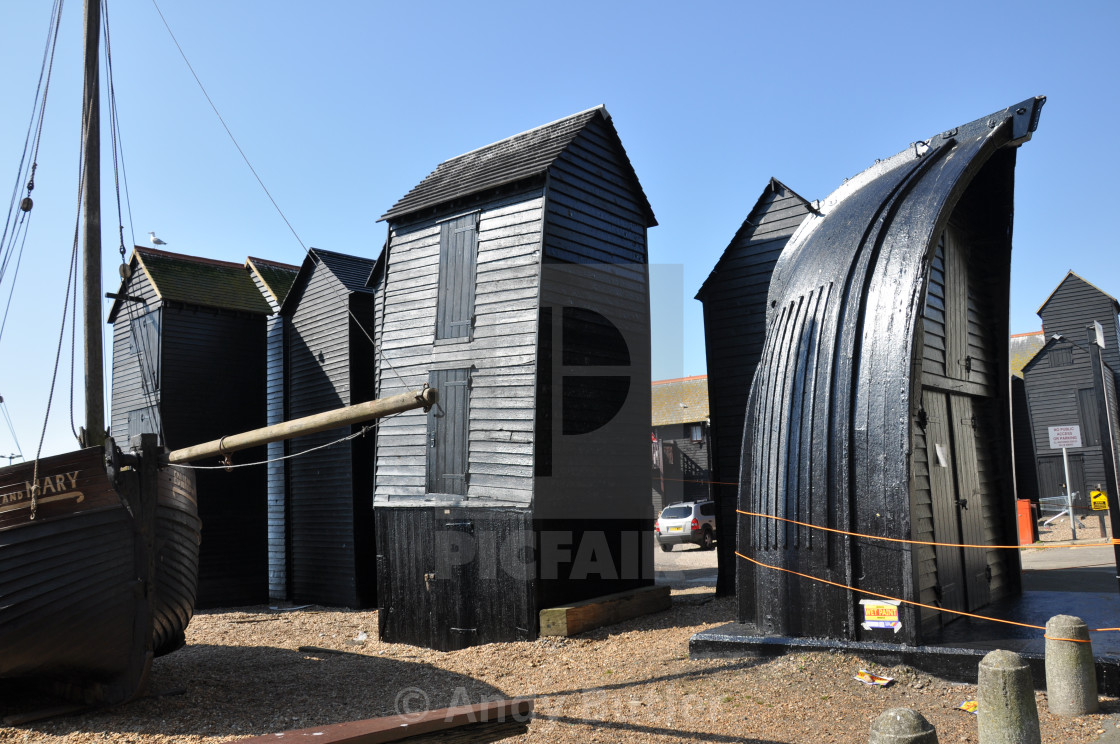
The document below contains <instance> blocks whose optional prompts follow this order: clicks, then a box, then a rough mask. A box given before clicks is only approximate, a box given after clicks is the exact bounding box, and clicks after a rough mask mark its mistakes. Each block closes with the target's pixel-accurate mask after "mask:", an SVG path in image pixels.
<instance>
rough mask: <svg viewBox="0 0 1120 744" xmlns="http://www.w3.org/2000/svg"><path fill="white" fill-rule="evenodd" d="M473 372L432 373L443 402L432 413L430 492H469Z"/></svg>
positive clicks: (429, 434)
mask: <svg viewBox="0 0 1120 744" xmlns="http://www.w3.org/2000/svg"><path fill="white" fill-rule="evenodd" d="M469 383H470V370H469V369H441V370H433V371H432V372H430V373H429V374H428V384H429V385H431V386H432V387H434V388H435V389H436V390H438V391H439V402H438V403H437V404H436V405H434V406H432V410H430V411H428V493H447V494H457V495H465V494H466V493H467V434H468V431H469V426H468V425H467V414H468V410H469V405H468V397H469Z"/></svg>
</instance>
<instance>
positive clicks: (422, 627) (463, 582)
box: [377, 507, 539, 651]
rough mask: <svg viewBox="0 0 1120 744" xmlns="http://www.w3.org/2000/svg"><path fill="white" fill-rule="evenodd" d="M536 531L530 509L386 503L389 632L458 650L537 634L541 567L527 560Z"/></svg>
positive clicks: (382, 533) (382, 556) (385, 617)
mask: <svg viewBox="0 0 1120 744" xmlns="http://www.w3.org/2000/svg"><path fill="white" fill-rule="evenodd" d="M531 535H532V521H531V519H530V517H529V512H528V511H527V510H526V509H520V508H513V509H508V508H483V509H469V508H456V507H434V508H433V507H415V508H404V507H398V508H392V509H378V510H377V546H378V556H377V568H378V579H377V580H378V593H379V595H380V606H381V609H380V611H379V612H378V627H379V632H380V637H381V638H382V640H386V641H391V642H394V643H411V644H415V645H419V646H426V647H428V648H435V649H439V650H442V651H450V650H454V649H458V648H465V647H467V646H472V645H477V644H480V643H495V642H501V641H524V640H531V639H533V638H536V636H537V612H538V609H539V606H538V605H537V604H536V600H535V598H534V585H535V582H534V575H535V571H536V568H535V566H533V565H531V564H525V563H523V562H521V561H520V560H519V555H520V552H519V546H521V545H525V544H526V543H525V542H524V541H525V540H526V539H527V537H531ZM453 548H454V549H453Z"/></svg>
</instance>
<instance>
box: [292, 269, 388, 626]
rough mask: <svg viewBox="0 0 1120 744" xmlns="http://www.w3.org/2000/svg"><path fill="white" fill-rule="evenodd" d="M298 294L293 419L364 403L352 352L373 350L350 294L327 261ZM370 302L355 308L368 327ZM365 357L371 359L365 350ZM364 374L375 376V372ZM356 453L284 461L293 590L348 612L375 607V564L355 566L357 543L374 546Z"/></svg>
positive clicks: (310, 444)
mask: <svg viewBox="0 0 1120 744" xmlns="http://www.w3.org/2000/svg"><path fill="white" fill-rule="evenodd" d="M297 291H299V292H300V295H299V296H298V297H297V298H296V299H297V300H298V301H297V303H296V304H295V307H294V309H293V310H292V311H291V316H290V319H289V330H288V344H287V351H288V354H287V357H288V360H287V364H288V379H287V385H286V388H287V409H288V416H289V417H290V418H300V417H302V416H310V415H312V414H315V413H322V412H324V411H330V410H334V409H337V408H340V407H342V406H347V405H351V404H353V403H356V402H360V401H358V400H356V399H355V396H354V392H355V391H354V385H353V372H354V371H355V369H354V368H355V364H354V360H353V359H352V358H351V350H352V349H353V348H355V345H364V346H371V344H370V342H369V340H368V339H366V338H365V336H364V335H361V331H359V330H358V329H356V328H352V325H353V321H352V320H351V318H350V315H349V308H350V303H351V292H350V291H349V290H347V289H346V288H345V287H344V286H343V285H342V284H341V283H340V282H339V281H338V280H337V279H336V278H335V277H334V275H333V274H332V273H331V271H330V270H329V269H328V268H327V266H326V265H325V264H323V263H319V264H317V265H316V266H315V267H314V268H313V269H312V271H311V272H310V276H309V277H308V279H307V283H306V285H305V286H303V287H302V288H297ZM371 301H372V297H370V298H367V299H366V302H365V303H364V304H361V305H359V306H358V309H359V311H362V312H367V311H368V313H369V315H368V317H365V318H361V317H359V320H363V321H364V324H365V325H367V326H371V325H372V321H373V319H372V307H371ZM355 336H356V337H355ZM362 358H363V359H369V358H370V357H369V355H368V354H366V353H364V352H362ZM358 366H360V365H358ZM365 374H366V375H367V376H369V377H371V378H372V375H373V368H372V366H370V367H369V368H368V369H367V370H365ZM366 389H367V391H368V387H367V388H366ZM363 397H364V396H363ZM358 428H360V427H358ZM352 431H354V430H353V429H352V428H351V427H349V426H346V427H340V428H335V429H330V430H329V431H324V432H319V433H317V434H312V435H309V436H305V437H298V438H295V439H292V440H290V441H289V443H288V452H289V454H296V453H300V452H304V451H307V450H311V449H313V448H315V447H318V446H321V445H325V444H329V443H330V442H333V441H336V440H338V439H341V438H343V437H345V436H347V435H348V434H350V433H352ZM355 447H359V448H361V445H360V444H358V443H357V440H355V441H354V442H352V443H351V444H350V445H339V446H335V447H327V448H325V449H320V450H316V451H313V452H309V453H308V454H304V455H299V456H297V457H293V458H291V459H289V460H288V461H287V466H288V483H287V496H288V514H287V516H288V588H289V594H290V596H291V599H292V600H293V601H296V602H314V603H318V604H327V605H336V606H337V605H342V606H348V607H362V606H369V605H370V604H372V603H374V602H375V601H376V589H375V579H374V571H373V566H372V563H370V564H369V565H368V570H364V571H363V570H360V567H359V562H358V553H359V547H358V544H359V543H364V542H366V541H370V540H372V531H373V524H372V515H371V514H369V509H368V508H366V509H363V510H362V515H363V517H364V519H362V520H359V519H358V518H357V517H358V506H359V505H358V503H357V501H358V499H360V498H362V496H363V495H364V494H359V493H358V492H357V490H364V489H357V490H356V487H357V486H358V484H357V483H356V480H355V472H354V455H355ZM365 449H367V450H368V447H366V448H365ZM365 494H368V490H365ZM366 498H368V496H366ZM368 560H369V559H368V557H367V561H368Z"/></svg>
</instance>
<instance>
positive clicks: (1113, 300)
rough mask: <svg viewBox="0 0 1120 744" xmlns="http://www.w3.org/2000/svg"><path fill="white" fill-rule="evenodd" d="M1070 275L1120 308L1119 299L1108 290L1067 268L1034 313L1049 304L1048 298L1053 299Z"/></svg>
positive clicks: (1040, 311) (1039, 311)
mask: <svg viewBox="0 0 1120 744" xmlns="http://www.w3.org/2000/svg"><path fill="white" fill-rule="evenodd" d="M1071 276H1072V277H1076V278H1078V279H1080V280H1081V281H1083V282H1085V283H1086V284H1088V285H1089V286H1090V287H1092V288H1093V289H1095V290H1097V291H1098V292H1100V293H1101V294H1102V295H1104V296H1105V297H1107V298H1108V299H1110V300H1112V304H1113V305H1114V306H1116V308H1117V309H1118V310H1120V300H1117V299H1116V298H1115V297H1113V296H1112V295H1110V294H1109V293H1108V292H1105V291H1104V290H1103V289H1101V288H1100V287H1098V286H1097V285H1096V284H1093V283H1092V282H1091V281H1089V280H1088V279H1086V278H1085V277H1083V276H1081V275H1080V274H1078V273H1077V272H1076V271H1074V270H1073V269H1069V270H1068V271H1067V272H1066V275H1065V276H1063V277H1062V280H1061V281H1060V282H1058V285H1057V286H1056V287H1054V290H1053V291H1052V292H1051V293H1050V294H1048V295H1047V296H1046V299H1045V300H1043V301H1042V304H1041V305H1039V306H1038V309H1037V310H1035V311H1034V312H1035V315H1042V309H1043V308H1044V307H1046V306H1047V305H1049V304H1050V300H1052V299H1054V295H1056V294H1057V293H1058V290H1059V289H1061V288H1062V285H1063V284H1065V283H1066V279H1069V278H1070V277H1071Z"/></svg>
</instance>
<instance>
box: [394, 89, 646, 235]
mask: <svg viewBox="0 0 1120 744" xmlns="http://www.w3.org/2000/svg"><path fill="white" fill-rule="evenodd" d="M597 118H601V119H602V120H603V121H605V122H606V124H607V126H608V127H609V128H610V131H611V133H613V134H614V137H615V140H616V141H617V143H618V149H619V152H620V153H621V155H622V158H623V159H624V160H625V163H626V165H627V170H628V171H629V175H630V179H631V181H632V185H633V188H634V192H635V193H636V194H638V195H639V197H640V199H641V203H642V207H643V209H644V211H645V215H646V220H647V223H646V224H647V226H649V227H652V226H654V225H656V224H657V220H656V218H654V216H653V209H652V208H651V207H650V205H649V200H648V199H646V195H645V192H643V191H642V186H641V184H640V183H639V182H638V176H637V174H635V173H634V168H633V166H631V164H630V160H629V158H628V157H627V156H626V150H625V149H624V148H623V147H622V141H621V140H620V139H618V132H617V131H616V130H615V128H614V124H613V123H612V122H611V116H610V114H609V113H607V109H606V107H604V106H596V107H595V108H590V109H587V110H586V111H581V112H579V113H578V114H572V115H571V116H567V117H564V118H563V119H557V120H556V121H554V122H550V123H548V124H544V125H542V126H539V127H536V128H535V129H530V130H528V131H526V132H522V133H521V134H515V135H514V136H512V137H508V138H506V139H504V140H501V141H500V142H495V143H493V144H491V145H486V146H485V147H480V148H479V149H477V150H471V151H470V152H468V153H465V154H463V155H459V156H458V157H454V158H451V159H450V160H445V161H444V162H442V163H440V164H439V165H438V166H436V169H435V170H434V171H432V172H431V173H429V174H428V176H427V177H426V178H425V179H424V180H423V181H421V182H420V183H419V184H418V185H417V186H416V187H415V188H413V189H412V190H411V191H409V192H408V193H407V194H405V195H404V196H403V197H401V199H400V200H399V201H398V202H397V203H396V204H394V205H393V206H392V207H391V208H390V209H389V211H388V212H386V213H385V214H383V215H382V216H381V219H382V220H397V219H399V218H401V217H404V216H406V215H410V214H414V213H416V212H419V211H421V210H424V209H428V208H430V207H435V206H437V205H440V204H444V203H446V202H450V201H453V200H455V199H461V198H463V197H467V196H472V195H475V194H479V193H481V192H484V191H489V190H491V189H495V188H498V187H501V186H508V185H510V184H513V183H516V182H519V181H524V180H526V179H529V178H533V177H535V176H541V175H543V174H544V173H545V171H547V170H548V169H549V168H550V167H551V166H552V164H553V163H554V162H555V161H556V159H557V158H559V157H560V155H561V154H562V153H563V152H564V150H565V149H567V147H568V146H569V145H570V144H572V142H574V141H575V139H576V138H577V137H579V135H580V133H581V132H583V131H584V129H586V128H587V127H588V126H589V125H590V124H591V123H592V122H593V121H595V120H596V119H597Z"/></svg>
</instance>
